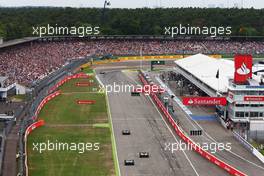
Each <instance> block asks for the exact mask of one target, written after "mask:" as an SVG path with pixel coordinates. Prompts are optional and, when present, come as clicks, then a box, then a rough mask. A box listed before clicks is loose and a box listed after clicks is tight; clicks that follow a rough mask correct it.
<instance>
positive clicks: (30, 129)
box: [24, 120, 45, 176]
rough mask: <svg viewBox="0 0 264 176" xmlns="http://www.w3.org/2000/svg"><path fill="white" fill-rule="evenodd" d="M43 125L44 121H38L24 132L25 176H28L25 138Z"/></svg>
mask: <svg viewBox="0 0 264 176" xmlns="http://www.w3.org/2000/svg"><path fill="white" fill-rule="evenodd" d="M44 124H45V122H44V120H39V121H37V122H35V123H33V124H31V125H30V126H29V127H28V128H27V129H26V132H25V136H24V141H25V167H26V176H28V159H27V137H28V135H29V134H30V133H31V132H32V131H33V130H34V129H36V128H38V127H41V126H43V125H44Z"/></svg>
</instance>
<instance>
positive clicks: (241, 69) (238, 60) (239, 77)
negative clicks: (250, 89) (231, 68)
mask: <svg viewBox="0 0 264 176" xmlns="http://www.w3.org/2000/svg"><path fill="white" fill-rule="evenodd" d="M252 64H253V59H252V56H251V55H236V56H235V76H234V82H235V83H238V84H243V83H245V82H246V81H247V79H248V78H252Z"/></svg>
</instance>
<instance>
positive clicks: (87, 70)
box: [82, 67, 93, 74]
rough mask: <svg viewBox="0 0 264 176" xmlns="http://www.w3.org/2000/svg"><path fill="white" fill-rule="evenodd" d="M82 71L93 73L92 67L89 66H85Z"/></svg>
mask: <svg viewBox="0 0 264 176" xmlns="http://www.w3.org/2000/svg"><path fill="white" fill-rule="evenodd" d="M82 72H84V73H87V74H92V73H93V69H91V68H90V67H86V68H84V69H83V70H82Z"/></svg>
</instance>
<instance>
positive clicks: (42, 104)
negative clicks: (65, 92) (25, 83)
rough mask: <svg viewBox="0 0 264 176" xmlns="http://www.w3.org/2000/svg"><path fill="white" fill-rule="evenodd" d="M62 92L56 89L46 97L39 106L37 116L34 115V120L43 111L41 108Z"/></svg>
mask: <svg viewBox="0 0 264 176" xmlns="http://www.w3.org/2000/svg"><path fill="white" fill-rule="evenodd" d="M60 94H61V92H60V91H56V92H54V93H52V94H50V95H48V96H47V97H45V98H44V99H43V100H42V101H41V102H40V104H39V105H38V107H37V110H36V112H35V116H34V117H33V120H36V119H37V117H38V114H39V112H40V111H41V109H42V108H43V107H44V105H45V104H47V103H48V102H49V101H50V100H52V99H53V98H55V97H57V96H58V95H60Z"/></svg>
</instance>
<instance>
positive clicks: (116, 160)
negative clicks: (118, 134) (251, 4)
mask: <svg viewBox="0 0 264 176" xmlns="http://www.w3.org/2000/svg"><path fill="white" fill-rule="evenodd" d="M105 99H106V102H107V113H108V117H109V122H110V127H111V128H110V130H111V141H112V152H113V158H114V165H115V173H116V176H120V168H119V162H118V156H117V148H116V141H115V136H114V129H113V123H112V116H111V110H110V105H109V100H108V96H107V93H106V94H105Z"/></svg>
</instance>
